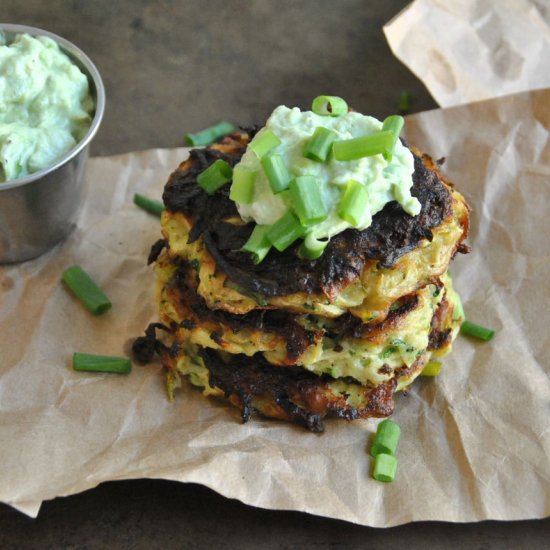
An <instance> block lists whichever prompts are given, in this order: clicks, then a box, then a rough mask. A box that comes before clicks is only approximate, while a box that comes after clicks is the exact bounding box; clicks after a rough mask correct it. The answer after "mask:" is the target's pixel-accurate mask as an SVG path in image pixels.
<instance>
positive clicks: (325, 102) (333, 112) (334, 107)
mask: <svg viewBox="0 0 550 550" xmlns="http://www.w3.org/2000/svg"><path fill="white" fill-rule="evenodd" d="M311 110H312V111H313V112H314V113H315V114H316V115H323V116H342V115H345V114H346V113H347V112H348V104H347V103H346V102H345V101H344V100H343V99H342V98H341V97H338V96H334V95H320V96H317V97H316V98H315V99H314V100H313V103H312V104H311Z"/></svg>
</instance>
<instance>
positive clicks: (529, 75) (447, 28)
mask: <svg viewBox="0 0 550 550" xmlns="http://www.w3.org/2000/svg"><path fill="white" fill-rule="evenodd" d="M384 33H385V35H386V38H387V40H388V43H389V45H390V47H391V49H392V51H393V53H394V54H395V55H396V57H398V58H399V59H400V60H401V61H402V62H403V63H404V64H405V65H406V66H407V67H409V69H411V71H413V72H414V73H415V74H416V75H417V76H418V78H420V79H421V80H422V81H423V82H424V84H425V85H426V87H427V88H428V90H430V92H431V94H432V95H433V97H434V99H435V100H436V101H437V103H438V104H439V105H441V106H442V107H450V106H453V105H459V104H462V103H469V102H472V101H480V100H483V99H490V98H492V97H498V96H503V95H508V94H512V93H517V92H522V91H528V90H534V89H538V88H547V87H549V86H550V2H548V0H415V1H414V2H412V3H411V4H409V6H407V7H406V8H405V9H404V10H403V11H402V12H401V13H400V14H398V15H397V16H396V17H394V18H393V19H392V20H391V21H390V22H389V23H388V24H387V25H385V26H384Z"/></svg>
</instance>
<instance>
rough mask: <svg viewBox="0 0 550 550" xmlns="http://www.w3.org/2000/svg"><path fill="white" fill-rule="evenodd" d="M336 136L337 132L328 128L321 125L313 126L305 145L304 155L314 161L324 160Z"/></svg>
mask: <svg viewBox="0 0 550 550" xmlns="http://www.w3.org/2000/svg"><path fill="white" fill-rule="evenodd" d="M337 137H338V134H337V133H336V132H333V131H332V130H329V129H328V128H324V127H323V126H319V127H317V128H315V131H314V132H313V135H312V136H311V138H310V139H309V141H308V142H307V144H306V146H305V149H304V157H306V158H308V159H310V160H314V161H315V162H325V161H326V160H327V159H328V157H329V155H330V151H331V148H332V144H333V142H334V141H335V140H336V138H337Z"/></svg>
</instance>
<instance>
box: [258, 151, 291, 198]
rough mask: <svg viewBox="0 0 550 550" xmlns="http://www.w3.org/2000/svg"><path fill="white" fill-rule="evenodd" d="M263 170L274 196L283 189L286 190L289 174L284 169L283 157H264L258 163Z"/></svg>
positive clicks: (274, 155)
mask: <svg viewBox="0 0 550 550" xmlns="http://www.w3.org/2000/svg"><path fill="white" fill-rule="evenodd" d="M260 162H261V165H262V168H263V169H264V172H265V175H266V177H267V180H268V181H269V185H270V186H271V190H272V191H273V193H274V194H275V195H276V194H277V193H280V192H281V191H284V190H285V189H288V184H289V183H290V179H291V178H290V174H289V173H288V170H287V168H286V165H285V162H284V160H283V157H281V156H280V155H276V154H273V155H266V156H264V157H262V160H261V161H260Z"/></svg>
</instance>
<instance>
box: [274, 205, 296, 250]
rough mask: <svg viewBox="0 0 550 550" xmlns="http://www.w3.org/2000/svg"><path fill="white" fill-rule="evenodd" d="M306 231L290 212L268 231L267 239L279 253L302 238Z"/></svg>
mask: <svg viewBox="0 0 550 550" xmlns="http://www.w3.org/2000/svg"><path fill="white" fill-rule="evenodd" d="M304 233H305V229H304V227H303V226H302V224H301V223H300V222H299V220H298V218H296V216H295V215H294V214H293V213H292V212H291V211H290V210H289V211H288V212H287V213H286V214H285V215H284V216H283V217H282V218H279V219H278V220H277V221H276V222H275V223H274V224H273V225H272V226H271V227H270V228H269V229H268V230H267V237H268V239H269V240H270V242H271V244H272V245H273V246H274V247H275V248H276V249H277V250H278V251H279V252H282V251H283V250H286V249H287V248H288V247H289V246H290V245H291V244H292V243H293V242H294V241H295V240H297V239H299V238H300V237H302V236H303V235H304Z"/></svg>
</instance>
